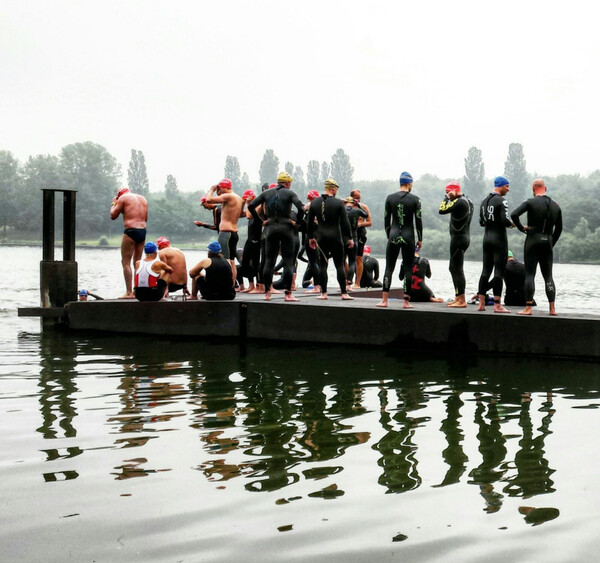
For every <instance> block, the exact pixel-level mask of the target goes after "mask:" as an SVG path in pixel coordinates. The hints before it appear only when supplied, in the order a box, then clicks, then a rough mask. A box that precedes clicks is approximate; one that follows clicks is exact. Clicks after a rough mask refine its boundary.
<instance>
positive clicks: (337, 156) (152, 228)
mask: <svg viewBox="0 0 600 563" xmlns="http://www.w3.org/2000/svg"><path fill="white" fill-rule="evenodd" d="M464 167H465V172H464V176H463V177H462V178H439V177H437V176H434V175H431V174H425V175H423V176H421V177H420V178H418V179H416V180H415V182H414V187H413V191H414V193H415V194H416V195H418V196H419V197H420V198H421V201H422V206H423V224H424V247H423V253H424V255H426V256H427V257H429V258H440V259H445V258H447V256H448V246H449V234H448V217H447V216H441V215H439V213H438V209H439V205H440V202H441V201H442V199H443V197H444V187H445V185H446V184H447V183H448V182H449V181H452V180H459V181H460V182H461V185H462V186H463V192H464V193H465V194H466V195H467V196H468V197H469V198H470V199H471V200H472V201H473V203H474V204H475V208H476V215H475V216H474V218H473V223H472V226H471V246H470V248H469V250H468V252H467V255H466V257H467V259H470V260H479V259H480V258H481V242H482V236H483V229H482V228H481V227H480V226H479V222H478V216H477V209H478V206H479V203H480V201H481V200H482V199H483V197H484V196H485V195H486V194H487V193H488V192H489V191H491V189H492V187H493V177H487V176H486V173H485V166H484V162H483V159H482V154H481V151H480V150H479V149H477V147H471V148H470V149H469V151H468V153H467V155H466V157H465V159H464ZM408 169H409V170H410V167H408ZM279 170H286V171H288V172H289V173H290V174H291V175H292V176H293V177H294V183H293V184H292V189H293V190H294V191H296V192H297V193H298V195H299V196H300V198H305V197H306V194H307V193H308V191H309V190H311V189H317V190H319V191H320V190H321V188H322V186H323V183H324V181H325V180H326V179H327V178H328V177H330V176H331V177H333V178H335V179H336V180H337V181H338V183H339V184H340V188H341V189H340V192H339V194H338V196H339V197H346V196H347V195H349V193H350V191H351V190H352V189H359V190H360V191H361V194H362V201H363V202H364V203H366V204H367V205H368V207H369V209H370V211H371V215H372V218H373V226H372V227H371V228H370V229H369V231H368V237H369V242H368V244H369V245H370V246H371V248H372V251H373V252H374V253H378V254H380V253H384V252H385V245H386V237H385V233H384V231H383V209H384V202H385V198H386V197H387V195H388V194H390V193H392V192H394V191H396V190H398V180H397V179H392V180H374V181H369V180H360V181H355V180H354V178H353V174H354V169H353V167H352V165H351V163H350V157H349V156H348V155H347V154H346V153H345V152H344V151H343V150H342V149H338V150H337V151H336V152H335V153H334V154H333V155H332V157H331V160H330V161H319V160H317V159H315V160H310V161H309V162H308V163H307V166H306V174H304V170H303V168H302V167H301V166H299V165H297V164H294V163H292V162H290V161H286V162H285V163H284V164H283V165H281V164H280V161H279V158H278V157H277V156H276V155H275V153H274V151H273V150H272V149H267V150H266V151H265V154H264V156H263V159H262V161H261V162H260V165H259V167H258V170H257V171H258V176H259V180H260V181H259V183H258V184H252V183H251V182H250V181H249V179H248V178H249V177H248V174H247V173H246V172H243V173H242V171H241V170H240V166H239V163H238V159H237V158H236V157H234V156H227V158H226V159H225V163H224V170H223V172H224V176H225V177H229V178H230V179H231V180H232V182H233V186H234V190H235V191H236V192H237V193H239V194H240V195H241V194H242V193H243V191H244V190H246V189H249V188H253V189H255V190H256V191H260V186H261V185H262V184H264V183H272V182H273V181H274V180H275V178H276V176H277V173H278V172H279ZM121 172H122V170H121V166H120V164H119V163H118V162H117V160H116V159H115V158H114V157H113V156H112V155H111V154H110V153H109V152H108V151H107V150H106V149H105V148H104V147H102V146H101V145H98V144H95V143H92V142H85V143H74V144H71V145H67V146H65V147H64V148H63V149H62V150H61V151H60V154H59V155H58V156H53V155H37V156H31V157H29V158H28V159H27V161H25V162H23V163H21V162H19V161H18V160H17V159H16V158H15V157H14V156H13V155H12V153H11V152H9V151H6V150H4V151H0V203H1V205H0V233H1V234H0V237H1V239H2V241H3V242H4V243H10V242H39V241H40V240H41V232H42V224H41V218H42V197H41V192H40V190H41V189H43V188H54V189H74V190H77V192H78V193H77V236H78V239H79V240H94V239H97V240H99V239H100V238H101V237H107V238H110V237H114V236H116V235H119V234H120V233H121V232H122V224H121V222H120V221H114V222H112V221H111V220H110V217H109V209H110V202H111V200H112V198H113V197H114V195H115V193H116V190H117V189H118V188H119V186H120V185H122V184H121ZM498 173H503V174H504V175H506V176H507V177H508V178H509V180H510V182H511V184H510V187H511V189H510V192H509V193H508V195H507V200H508V203H509V209H514V208H515V207H516V206H517V205H519V204H520V203H521V201H523V200H524V199H526V198H527V197H531V189H530V187H531V181H532V179H533V178H534V177H537V176H538V174H536V173H534V174H530V173H528V172H527V169H526V161H525V158H524V151H523V147H522V146H521V145H520V144H518V143H512V144H511V145H510V146H509V149H508V153H507V158H506V162H505V167H504V170H503V171H499V172H498ZM498 173H495V174H493V175H494V176H496V175H497V174H498ZM127 177H128V185H129V187H130V188H131V189H132V191H134V192H136V193H141V194H143V195H145V197H147V198H148V204H149V221H148V231H149V234H150V235H151V236H154V235H156V236H158V235H166V236H168V237H169V238H170V239H171V240H172V241H173V242H174V243H178V244H184V243H193V242H199V243H200V242H204V241H206V240H208V239H209V238H212V237H213V235H214V233H213V232H212V231H207V230H206V229H199V228H198V227H196V226H195V225H194V220H195V219H197V220H201V221H205V222H210V221H211V219H212V217H211V213H210V212H208V211H207V210H205V209H203V208H202V206H201V205H200V198H201V196H202V195H204V194H203V193H201V192H200V191H194V192H182V191H180V190H179V188H178V185H177V180H176V178H175V176H174V175H171V174H169V175H168V176H167V178H166V180H165V184H164V186H163V187H162V188H161V189H159V190H156V189H155V190H153V191H151V190H150V188H149V183H148V178H147V172H146V163H145V159H144V155H143V153H142V152H141V151H139V150H135V149H133V150H132V152H131V160H130V162H129V168H128V174H127ZM541 177H542V178H544V180H545V181H546V185H547V186H548V194H549V195H550V197H552V198H553V199H555V200H556V201H557V202H558V203H559V205H560V206H561V208H562V211H563V223H564V231H563V236H562V238H561V240H560V242H559V244H558V245H557V247H556V249H555V254H556V259H557V261H560V262H587V263H600V209H598V208H596V207H595V206H594V205H590V203H589V202H593V201H595V199H596V195H597V194H599V193H600V170H596V171H594V172H592V173H591V174H589V175H588V176H581V175H579V174H570V175H559V176H555V177H551V176H543V175H541ZM58 207H59V205H58V204H57V208H58ZM57 218H58V221H59V228H60V209H59V212H58V213H57ZM240 232H241V236H242V239H243V236H244V225H243V223H242V227H241V229H240ZM523 242H524V235H522V234H521V233H520V232H518V231H516V230H512V231H510V232H509V245H510V247H511V249H512V250H513V252H514V253H515V255H516V256H518V257H522V248H523Z"/></svg>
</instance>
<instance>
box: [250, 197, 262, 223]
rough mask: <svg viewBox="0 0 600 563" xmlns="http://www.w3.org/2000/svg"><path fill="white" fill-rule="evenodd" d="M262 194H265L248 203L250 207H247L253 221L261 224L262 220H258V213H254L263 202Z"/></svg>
mask: <svg viewBox="0 0 600 563" xmlns="http://www.w3.org/2000/svg"><path fill="white" fill-rule="evenodd" d="M264 193H265V192H263V193H262V194H260V195H259V196H258V197H257V198H255V199H253V200H252V201H251V202H250V205H248V211H250V213H251V214H252V217H254V220H255V221H258V222H260V223H262V219H261V218H260V216H259V214H258V211H256V208H257V207H258V206H259V205H260V204H261V203H263V202H264V201H265V197H264Z"/></svg>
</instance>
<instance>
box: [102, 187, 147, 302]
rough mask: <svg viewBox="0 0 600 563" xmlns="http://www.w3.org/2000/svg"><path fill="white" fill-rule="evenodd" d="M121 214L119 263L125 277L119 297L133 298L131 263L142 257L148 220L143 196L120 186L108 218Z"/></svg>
mask: <svg viewBox="0 0 600 563" xmlns="http://www.w3.org/2000/svg"><path fill="white" fill-rule="evenodd" d="M121 214H122V215H123V226H124V227H125V231H124V233H123V239H122V241H121V264H122V265H123V277H124V278H125V294H124V295H122V296H121V297H120V298H119V299H134V298H135V295H134V293H133V270H132V267H131V263H132V260H133V263H136V262H137V261H138V260H141V259H142V251H143V250H144V242H145V240H146V221H147V220H148V202H147V201H146V198H145V197H144V196H141V195H138V194H134V193H131V191H130V190H129V188H121V189H120V190H119V191H118V192H117V195H116V197H115V198H114V199H113V201H112V206H111V208H110V218H111V219H112V220H113V221H114V220H115V219H116V218H117V217H118V216H119V215H121Z"/></svg>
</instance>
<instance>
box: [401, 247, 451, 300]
mask: <svg viewBox="0 0 600 563" xmlns="http://www.w3.org/2000/svg"><path fill="white" fill-rule="evenodd" d="M405 268H406V266H405V264H404V262H402V266H401V267H400V280H403V279H404V278H405V277H406V273H405V272H406V270H405ZM430 277H431V265H430V264H429V260H427V258H423V257H421V253H420V251H419V249H418V247H415V258H414V261H413V263H412V274H411V282H410V299H411V301H419V302H421V303H427V302H431V303H441V302H442V301H443V299H442V298H441V297H436V296H435V295H434V294H433V291H431V289H430V288H429V286H428V285H427V283H425V278H430Z"/></svg>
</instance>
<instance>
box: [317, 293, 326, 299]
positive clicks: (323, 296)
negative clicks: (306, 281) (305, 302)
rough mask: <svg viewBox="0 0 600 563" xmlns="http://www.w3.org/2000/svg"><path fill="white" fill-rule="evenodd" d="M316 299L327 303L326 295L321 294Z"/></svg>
mask: <svg viewBox="0 0 600 563" xmlns="http://www.w3.org/2000/svg"><path fill="white" fill-rule="evenodd" d="M317 299H322V300H323V301H327V299H328V297H327V294H326V293H321V295H319V297H317Z"/></svg>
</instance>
